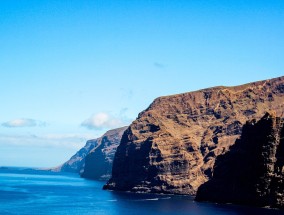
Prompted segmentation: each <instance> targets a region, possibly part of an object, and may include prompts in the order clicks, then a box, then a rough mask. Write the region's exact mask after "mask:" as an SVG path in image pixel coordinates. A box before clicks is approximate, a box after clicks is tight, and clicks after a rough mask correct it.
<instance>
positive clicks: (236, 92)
mask: <svg viewBox="0 0 284 215" xmlns="http://www.w3.org/2000/svg"><path fill="white" fill-rule="evenodd" d="M283 99H284V77H280V78H276V79H271V80H266V81H260V82H255V83H250V84H246V85H241V86H237V87H214V88H208V89H203V90H199V91H195V92H190V93H184V94H179V95H173V96H166V97H160V98H157V99H156V100H155V101H154V102H153V103H152V104H151V105H150V106H149V108H148V109H146V110H145V111H143V112H142V113H140V114H139V116H138V118H137V119H136V120H135V121H134V122H133V123H132V124H131V125H130V127H129V128H128V129H127V130H126V131H125V133H124V134H123V137H122V140H121V144H120V145H119V147H118V148H117V152H116V155H115V158H114V163H113V169H112V178H111V179H110V180H109V181H108V183H107V184H106V185H105V186H104V188H105V189H113V190H124V191H126V190H129V191H137V192H160V193H178V194H195V193H196V191H197V188H198V187H199V186H200V185H201V184H203V183H205V182H206V181H207V180H208V179H209V178H211V176H212V169H213V166H214V163H215V159H216V157H217V156H218V155H220V154H223V153H225V152H226V151H228V148H229V147H230V146H231V145H232V144H234V142H235V140H236V139H237V138H238V137H239V136H240V134H241V128H242V126H243V124H245V122H246V121H247V120H250V119H253V118H255V119H260V118H261V117H262V116H263V115H264V114H265V112H266V111H267V110H275V111H276V112H277V113H278V114H280V113H281V112H282V110H283V101H284V100H283Z"/></svg>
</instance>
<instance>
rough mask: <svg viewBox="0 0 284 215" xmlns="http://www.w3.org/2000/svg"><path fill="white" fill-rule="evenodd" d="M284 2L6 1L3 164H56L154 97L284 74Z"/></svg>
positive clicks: (0, 5)
mask: <svg viewBox="0 0 284 215" xmlns="http://www.w3.org/2000/svg"><path fill="white" fill-rule="evenodd" d="M283 38H284V1H283V0H263V1H262V0H237V1H236V0H177V1H174V0H168V1H166V0H151V1H150V0H128V1H123V0H112V1H110V0H100V1H99V0H93V1H84V0H76V1H75V0H74V1H73V0H66V1H59V0H56V1H52V0H41V1H38V0H34V1H32V0H25V1H24V0H19V1H16V0H1V1H0V99H1V105H0V110H1V111H0V166H33V167H34V166H37V167H50V166H56V165H59V164H60V163H62V162H64V161H65V160H67V159H68V158H69V157H70V156H71V155H72V154H74V153H75V152H76V151H77V150H78V149H79V148H80V147H82V146H83V145H84V144H85V141H86V140H87V139H91V138H96V137H98V136H100V135H101V134H103V133H104V132H105V131H106V130H108V129H110V128H115V127H119V126H122V125H127V124H130V123H131V121H132V120H134V119H135V118H136V117H137V115H138V113H139V112H140V111H142V110H143V109H145V108H147V107H148V105H149V104H150V103H151V102H152V101H153V99H155V98H156V97H159V96H163V95H170V94H176V93H183V92H188V91H192V90H197V89H201V88H207V87H212V86H216V85H229V86H230V85H238V84H243V83H247V82H252V81H257V80H263V79H268V78H273V77H278V76H282V75H284V70H283V68H284V39H283Z"/></svg>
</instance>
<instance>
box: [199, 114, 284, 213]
mask: <svg viewBox="0 0 284 215" xmlns="http://www.w3.org/2000/svg"><path fill="white" fill-rule="evenodd" d="M283 123H284V119H283V118H282V119H281V118H279V117H276V116H275V114H273V113H267V114H265V116H264V117H263V118H261V120H259V121H258V122H256V120H251V121H248V122H247V123H246V124H245V125H244V127H243V131H242V135H241V138H240V139H237V140H236V143H235V144H234V145H233V146H231V147H230V149H229V151H228V152H227V153H225V154H224V155H220V156H218V157H217V159H216V162H215V164H214V170H213V177H212V178H211V179H210V180H209V181H207V182H206V183H204V184H203V185H201V186H200V187H199V189H198V192H197V195H196V200H197V201H213V202H219V203H237V204H249V205H257V206H261V207H266V206H270V207H278V208H282V209H283V208H284V168H283V167H284V127H283Z"/></svg>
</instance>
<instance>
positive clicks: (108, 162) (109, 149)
mask: <svg viewBox="0 0 284 215" xmlns="http://www.w3.org/2000/svg"><path fill="white" fill-rule="evenodd" d="M126 128H127V127H122V128H117V129H114V130H110V131H108V132H106V133H105V134H104V135H103V136H102V137H100V138H99V139H98V146H97V147H95V148H93V149H92V150H91V151H90V152H89V153H88V155H87V156H86V158H85V162H84V164H83V166H82V170H81V177H83V178H90V179H100V180H107V179H109V178H110V176H111V169H112V163H113V158H114V154H115V151H116V149H117V146H118V145H119V143H120V140H121V137H122V134H123V132H124V131H125V129H126Z"/></svg>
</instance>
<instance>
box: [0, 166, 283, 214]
mask: <svg viewBox="0 0 284 215" xmlns="http://www.w3.org/2000/svg"><path fill="white" fill-rule="evenodd" d="M104 183H105V182H102V181H92V180H86V179H82V178H80V177H79V176H78V175H76V174H55V173H50V172H47V171H36V170H33V169H26V168H0V215H6V214H7V215H12V214H27V215H31V214H36V215H40V214H52V215H67V214H68V215H71V214H80V215H84V214H90V215H91V214H98V215H100V214H101V215H118V214H122V215H128V214H129V215H130V214H131V215H135V214H137V215H140V214H141V215H142V214H143V215H151V214H174V215H175V214H187V215H203V214H204V215H208V214H213V215H223V214H224V215H225V214H226V215H228V214H229V215H237V214H242V215H243V214H247V215H252V214H257V215H262V214H263V215H264V214H265V215H266V214H267V215H270V214H273V215H274V214H284V211H280V210H275V209H265V208H256V207H247V206H237V205H228V204H213V203H199V202H195V201H194V199H193V197H190V196H175V195H156V194H135V193H128V192H114V191H104V190H102V186H103V184H104Z"/></svg>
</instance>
